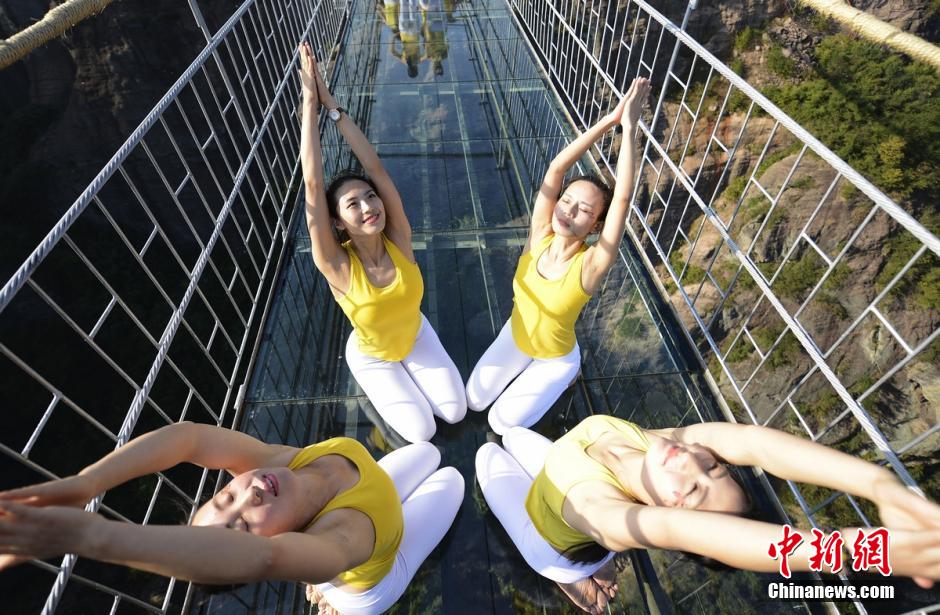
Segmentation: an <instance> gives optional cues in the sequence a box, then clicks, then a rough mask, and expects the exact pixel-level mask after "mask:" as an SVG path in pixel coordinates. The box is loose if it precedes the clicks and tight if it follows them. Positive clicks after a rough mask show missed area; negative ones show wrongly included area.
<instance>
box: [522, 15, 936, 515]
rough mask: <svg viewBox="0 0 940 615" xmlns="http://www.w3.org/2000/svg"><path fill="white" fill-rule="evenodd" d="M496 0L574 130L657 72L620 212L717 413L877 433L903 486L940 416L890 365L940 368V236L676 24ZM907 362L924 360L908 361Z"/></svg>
mask: <svg viewBox="0 0 940 615" xmlns="http://www.w3.org/2000/svg"><path fill="white" fill-rule="evenodd" d="M510 4H511V5H512V6H513V7H514V9H515V11H516V15H517V17H518V18H519V20H520V22H521V23H522V24H523V25H524V27H525V28H526V29H527V31H528V33H529V36H530V39H531V41H532V43H533V47H534V48H535V49H536V51H537V52H538V53H539V55H540V57H541V61H542V62H543V64H544V67H545V69H546V71H547V72H548V73H549V74H550V76H551V78H552V81H553V84H554V86H555V88H556V90H557V91H558V93H559V95H560V96H561V97H562V98H563V99H564V100H565V102H566V103H567V105H568V108H569V111H570V113H571V114H572V116H573V118H574V121H575V123H577V124H578V125H579V126H580V127H581V128H584V127H586V126H589V125H590V124H592V123H593V122H594V121H596V120H597V118H599V117H600V115H601V114H602V113H604V112H606V110H607V109H608V108H609V107H611V106H612V101H613V100H615V99H616V98H618V97H619V96H621V95H622V94H623V93H624V92H625V90H626V88H627V87H628V86H629V83H630V81H631V80H632V78H633V76H635V75H643V76H649V77H650V79H651V80H652V81H653V83H654V86H655V90H656V91H657V92H658V98H657V100H656V102H655V104H654V111H653V113H652V119H650V120H649V121H648V122H647V123H646V124H645V126H644V127H643V136H644V141H645V148H644V151H643V158H642V167H643V168H642V169H641V175H640V176H641V177H642V178H643V179H642V181H641V182H639V185H638V186H637V189H636V193H635V199H634V204H633V207H632V209H631V212H630V218H629V222H630V224H629V228H630V232H631V235H632V238H633V240H634V241H635V242H636V243H637V244H638V245H639V246H640V247H641V249H642V250H643V251H644V255H645V257H646V258H647V259H648V261H647V265H648V266H649V267H650V268H651V269H652V270H653V271H654V273H657V274H658V277H660V278H661V282H662V283H663V288H662V290H663V292H664V294H665V295H667V298H668V299H670V300H671V302H672V303H673V305H674V307H675V308H676V310H677V312H678V315H679V317H680V319H681V320H682V321H683V323H684V325H685V326H686V330H687V332H688V333H689V335H690V337H691V339H692V340H693V341H694V342H695V343H696V345H697V347H698V350H699V353H700V356H701V357H702V358H703V360H704V361H705V362H707V363H708V365H709V367H710V371H711V372H712V374H711V375H712V377H713V379H714V384H715V385H716V386H717V388H718V389H719V390H720V392H721V393H722V396H723V398H724V399H725V401H726V402H727V405H728V411H729V416H733V417H734V418H735V419H737V420H744V421H749V422H756V423H761V424H769V425H773V426H776V427H778V428H782V429H787V430H790V431H793V432H794V433H799V434H801V435H803V436H809V437H810V438H813V439H815V440H820V441H823V442H827V443H831V444H835V445H837V446H839V447H840V448H842V449H843V450H845V451H846V452H849V453H852V454H867V453H868V452H869V449H870V448H871V446H872V444H873V445H874V447H875V448H876V449H877V452H879V453H880V454H881V456H883V458H884V460H885V461H886V462H887V464H888V465H889V466H890V467H891V468H892V469H893V470H894V471H895V472H897V474H898V475H899V476H900V477H901V479H902V480H903V481H904V482H905V483H907V484H908V485H911V486H912V487H915V488H917V486H918V481H916V480H915V478H914V477H913V476H912V472H914V471H915V470H916V469H912V468H914V466H913V465H912V464H913V462H912V461H911V459H912V458H913V456H915V455H916V454H923V456H924V457H929V456H930V455H931V454H935V453H933V451H935V450H936V449H937V448H938V441H940V438H938V435H940V434H938V430H940V423H938V422H937V421H936V419H931V418H930V416H929V414H930V412H929V411H928V412H927V413H925V414H923V415H918V411H917V409H916V402H914V401H913V400H910V399H908V400H906V401H907V402H908V404H907V406H908V407H907V408H904V407H903V406H904V405H903V404H900V406H901V407H898V405H899V404H897V400H898V395H899V394H900V395H901V397H903V395H904V391H905V388H904V385H903V383H902V382H901V381H902V380H903V379H904V378H915V380H916V378H918V377H920V378H921V379H924V378H926V379H927V380H928V381H929V380H931V379H932V381H933V382H934V383H935V382H936V380H937V378H940V373H936V371H935V367H929V366H931V365H934V366H935V364H936V361H935V359H931V358H930V357H935V356H938V350H940V340H937V336H938V334H940V326H938V325H940V316H938V312H937V306H936V305H935V304H934V303H935V302H933V303H932V301H933V300H931V299H930V298H929V295H928V293H929V292H930V289H929V288H927V287H926V286H925V285H929V284H930V283H929V279H930V276H929V275H926V274H925V272H930V271H935V270H936V268H937V267H938V261H937V256H938V255H940V239H938V238H937V237H936V236H935V235H933V234H932V233H931V232H929V231H928V230H927V229H925V228H924V226H923V225H922V224H920V223H919V222H918V221H917V220H915V219H914V218H913V217H912V216H911V215H909V214H908V213H907V212H905V211H904V210H903V209H902V208H901V207H899V206H898V205H897V203H895V202H894V201H892V200H891V199H890V198H889V197H887V196H886V195H885V194H884V193H883V192H881V191H880V190H879V189H878V188H876V187H875V186H874V185H872V184H871V183H870V182H869V181H867V180H866V179H865V178H864V177H862V176H861V175H860V174H859V173H858V172H857V171H855V170H854V169H853V168H851V167H850V166H849V165H848V164H846V163H845V162H844V161H842V160H841V159H840V158H839V157H837V156H836V155H835V154H833V153H832V152H831V151H830V150H829V149H827V148H826V147H825V146H824V145H822V144H821V143H820V142H819V141H818V140H817V139H815V138H814V137H813V136H812V135H810V134H809V133H807V131H806V130H805V129H803V128H802V127H801V126H799V125H798V124H797V123H796V122H794V121H793V120H792V119H791V118H789V117H788V116H787V115H786V114H784V113H783V112H782V111H781V110H780V109H779V108H777V107H776V106H774V105H773V104H772V103H771V102H770V101H769V100H767V99H766V98H765V97H764V96H762V95H761V94H760V93H759V92H757V91H756V90H755V89H754V88H753V87H752V86H750V85H749V84H748V83H747V82H745V81H744V80H743V79H742V78H740V77H739V76H738V75H737V74H735V73H734V72H733V71H732V70H731V69H729V68H728V67H727V66H725V65H724V64H723V63H722V62H721V61H719V60H718V59H716V58H715V57H714V56H713V55H712V54H711V53H709V52H708V51H707V50H706V49H704V48H703V47H702V46H701V45H700V44H699V43H698V42H696V41H695V40H694V39H693V38H692V37H690V36H689V35H688V34H687V33H686V32H685V31H684V25H685V24H684V23H683V27H679V26H676V25H675V24H674V23H672V22H671V21H670V20H668V19H667V18H665V17H663V16H662V15H661V14H660V13H659V12H657V11H656V10H655V9H653V8H652V7H650V6H649V5H648V4H647V3H646V2H643V1H642V0H634V1H631V2H630V3H629V5H628V6H627V7H626V8H624V7H623V3H618V2H613V1H610V2H606V1H602V2H595V3H571V2H560V1H554V0H552V1H547V2H546V1H542V0H510ZM693 7H694V3H690V6H689V9H688V11H687V12H686V16H685V17H686V19H688V17H689V14H690V12H691V11H692V10H693ZM615 152H616V149H615V143H614V142H609V143H606V144H604V145H603V147H600V148H598V154H599V155H600V157H601V159H602V161H603V162H604V163H605V164H606V166H607V168H608V169H609V170H612V169H613V165H614V163H615V157H616V154H615ZM881 244H884V245H885V246H887V247H885V248H882V250H887V251H889V254H888V256H887V257H886V258H885V260H884V264H883V266H882V267H881V268H880V272H879V271H878V270H876V271H871V268H870V267H868V268H867V269H866V266H867V265H868V264H869V261H868V259H866V256H865V253H866V251H870V250H873V249H877V248H878V247H880V246H881ZM653 257H658V258H653ZM651 258H652V259H653V260H649V259H651ZM654 263H655V264H654ZM917 370H920V372H923V371H924V370H927V371H928V372H929V373H928V375H927V376H922V375H921V376H911V373H913V372H915V371H917ZM930 370H934V371H930ZM889 394H890V395H893V396H894V397H893V398H892V404H890V405H891V407H890V408H887V407H882V406H884V405H887V402H886V401H885V400H881V401H880V402H879V400H878V397H879V396H880V397H884V398H886V397H887V396H888V395H889ZM930 403H931V402H930V401H929V400H928V402H927V404H928V405H929V404H930ZM933 403H934V404H935V403H936V402H935V401H934V402H933ZM879 404H881V405H879ZM911 422H913V427H908V428H902V427H899V426H898V425H899V424H905V423H911ZM871 452H873V451H871ZM789 487H790V493H787V491H786V490H784V491H783V492H781V494H780V499H781V500H782V501H783V503H784V504H788V502H789V501H790V500H792V499H795V504H793V505H787V506H786V510H787V512H788V513H790V514H794V512H796V514H797V515H798V516H800V515H802V514H805V515H806V517H808V519H809V521H810V522H811V523H814V524H816V523H821V524H824V523H827V522H830V521H832V520H833V518H834V515H837V514H840V515H846V514H848V515H849V516H850V517H852V518H851V519H845V518H844V517H842V518H841V521H843V522H845V521H848V522H849V523H856V522H859V521H861V522H863V523H869V522H873V521H875V520H874V519H872V518H871V515H870V514H869V513H866V511H864V510H863V509H862V507H861V505H860V504H859V503H858V502H856V501H855V500H854V499H853V498H852V497H850V496H847V495H845V494H837V493H829V492H825V493H824V494H823V495H821V496H820V495H819V493H814V495H813V496H812V497H810V496H809V495H808V494H806V493H803V492H801V490H800V489H799V488H798V487H797V486H796V485H794V484H790V485H789ZM933 495H934V497H936V495H937V494H933ZM841 498H845V501H842V503H841V505H840V506H841V508H842V509H843V510H842V511H841V512H839V513H837V512H836V508H837V503H838V502H840V500H841ZM846 502H847V503H848V506H846V505H845V504H846ZM800 511H802V512H800Z"/></svg>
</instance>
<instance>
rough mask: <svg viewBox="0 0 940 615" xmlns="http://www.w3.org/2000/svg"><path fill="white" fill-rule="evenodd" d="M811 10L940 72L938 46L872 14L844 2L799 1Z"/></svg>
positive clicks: (825, 0) (832, 0) (837, 0)
mask: <svg viewBox="0 0 940 615" xmlns="http://www.w3.org/2000/svg"><path fill="white" fill-rule="evenodd" d="M800 2H802V3H803V4H805V5H807V6H809V7H811V8H812V9H813V10H815V11H817V12H818V13H821V14H823V15H825V16H826V17H831V18H832V19H834V20H836V21H837V22H839V23H840V24H842V25H843V26H845V27H847V28H850V29H851V30H852V31H854V32H856V33H858V34H860V35H862V36H864V37H865V38H867V39H869V40H871V41H873V42H875V43H879V44H882V45H887V46H889V47H892V48H894V49H895V50H897V51H900V52H902V53H906V54H907V55H909V56H911V57H912V58H914V59H917V60H920V61H921V62H925V63H927V64H930V65H931V66H933V67H934V68H935V69H937V70H940V47H938V46H936V45H934V44H933V43H930V42H928V41H925V40H924V39H922V38H920V37H919V36H916V35H914V34H910V33H909V32H904V31H903V30H901V29H900V28H898V27H897V26H893V25H891V24H889V23H886V22H884V21H881V20H880V19H878V18H877V17H875V16H874V15H870V14H868V13H866V12H865V11H860V10H858V9H857V8H854V7H852V6H849V5H848V4H847V3H846V2H845V0H800Z"/></svg>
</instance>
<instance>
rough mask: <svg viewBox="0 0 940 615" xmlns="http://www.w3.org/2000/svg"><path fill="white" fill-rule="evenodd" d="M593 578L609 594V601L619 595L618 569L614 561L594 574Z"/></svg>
mask: <svg viewBox="0 0 940 615" xmlns="http://www.w3.org/2000/svg"><path fill="white" fill-rule="evenodd" d="M591 578H592V579H594V582H595V583H597V584H598V585H599V586H600V588H601V590H603V591H604V592H605V593H606V594H607V598H608V599H610V598H613V597H614V596H616V595H617V590H618V589H619V588H618V587H617V568H616V567H615V566H614V560H613V559H611V560H610V561H609V562H607V563H606V564H604V565H603V566H602V567H601V568H600V569H599V570H598V571H597V572H595V573H594V574H592V575H591Z"/></svg>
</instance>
